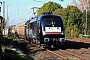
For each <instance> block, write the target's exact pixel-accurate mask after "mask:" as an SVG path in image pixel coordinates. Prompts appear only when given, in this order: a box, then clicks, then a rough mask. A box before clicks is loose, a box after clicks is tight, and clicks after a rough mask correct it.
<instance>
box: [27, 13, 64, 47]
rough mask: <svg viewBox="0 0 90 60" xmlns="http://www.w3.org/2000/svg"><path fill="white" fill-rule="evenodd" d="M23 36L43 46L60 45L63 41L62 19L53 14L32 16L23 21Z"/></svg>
mask: <svg viewBox="0 0 90 60" xmlns="http://www.w3.org/2000/svg"><path fill="white" fill-rule="evenodd" d="M25 37H26V39H27V40H29V41H30V42H31V43H36V44H40V45H42V46H44V47H51V48H54V47H60V46H62V44H63V43H64V42H65V35H64V24H63V20H62V18H61V17H60V16H57V15H53V14H42V15H41V16H39V17H36V18H33V19H31V20H29V21H27V22H26V23H25Z"/></svg>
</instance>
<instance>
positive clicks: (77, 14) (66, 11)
mask: <svg viewBox="0 0 90 60" xmlns="http://www.w3.org/2000/svg"><path fill="white" fill-rule="evenodd" d="M53 14H58V15H60V16H61V17H62V19H63V21H64V26H65V35H66V36H67V37H78V36H79V34H80V33H82V31H83V30H82V27H83V21H82V16H83V14H82V12H81V11H80V10H79V9H78V8H77V7H76V6H68V7H67V8H62V9H56V10H55V11H54V12H53ZM80 30H81V31H80ZM73 32H74V33H73Z"/></svg>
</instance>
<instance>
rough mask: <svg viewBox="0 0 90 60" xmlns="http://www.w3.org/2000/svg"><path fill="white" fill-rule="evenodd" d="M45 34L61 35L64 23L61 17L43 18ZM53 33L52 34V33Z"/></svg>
mask: <svg viewBox="0 0 90 60" xmlns="http://www.w3.org/2000/svg"><path fill="white" fill-rule="evenodd" d="M41 22H42V27H43V29H42V30H43V33H44V34H46V32H48V33H50V34H56V32H57V34H60V33H61V31H63V21H62V19H61V17H59V16H44V17H43V18H42V21H41ZM51 32H52V33H51Z"/></svg>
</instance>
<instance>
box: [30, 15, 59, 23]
mask: <svg viewBox="0 0 90 60" xmlns="http://www.w3.org/2000/svg"><path fill="white" fill-rule="evenodd" d="M44 16H57V17H60V16H58V15H52V14H45V15H41V16H39V17H37V18H33V19H31V20H30V22H29V23H32V22H34V21H36V20H41V18H42V17H44Z"/></svg>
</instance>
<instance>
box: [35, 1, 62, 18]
mask: <svg viewBox="0 0 90 60" xmlns="http://www.w3.org/2000/svg"><path fill="white" fill-rule="evenodd" d="M58 8H62V7H61V5H60V4H57V3H55V2H51V1H49V2H48V3H45V4H44V5H43V6H42V7H41V8H40V9H39V10H38V12H37V16H39V15H41V14H42V13H44V12H53V11H55V10H56V9H58Z"/></svg>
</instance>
